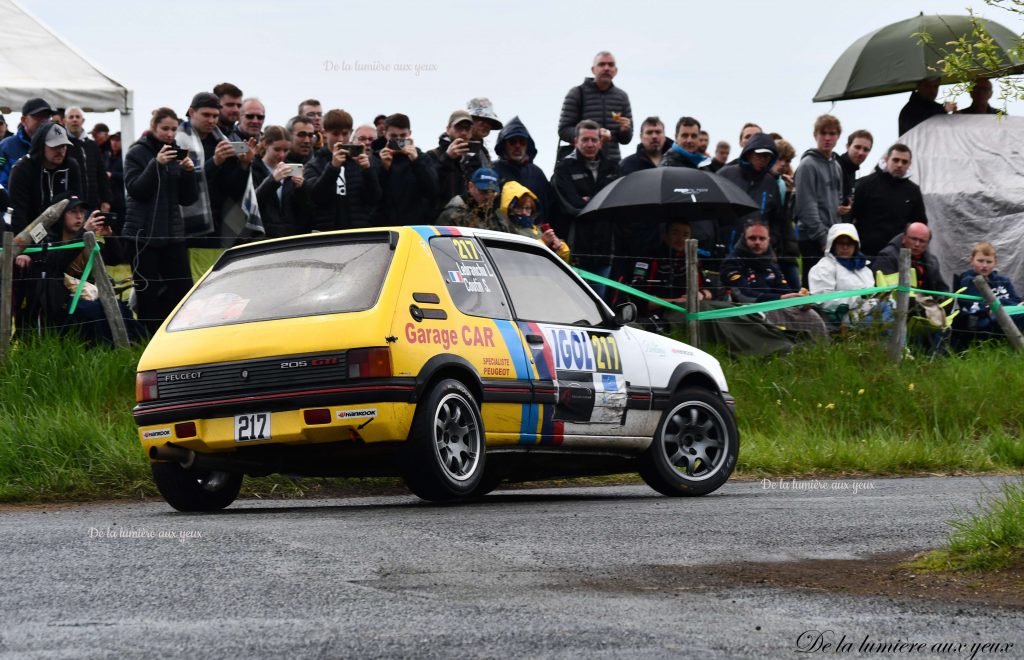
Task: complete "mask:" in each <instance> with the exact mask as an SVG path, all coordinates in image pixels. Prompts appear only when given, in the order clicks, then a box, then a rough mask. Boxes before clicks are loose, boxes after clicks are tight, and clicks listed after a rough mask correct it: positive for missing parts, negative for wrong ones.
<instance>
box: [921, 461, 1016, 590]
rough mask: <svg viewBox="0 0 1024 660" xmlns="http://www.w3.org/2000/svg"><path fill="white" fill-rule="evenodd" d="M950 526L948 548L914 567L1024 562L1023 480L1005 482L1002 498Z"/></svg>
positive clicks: (983, 567)
mask: <svg viewBox="0 0 1024 660" xmlns="http://www.w3.org/2000/svg"><path fill="white" fill-rule="evenodd" d="M949 525H950V526H951V527H953V533H952V534H950V536H949V541H948V542H947V544H946V547H945V548H942V549H940V550H935V551H932V552H929V553H928V554H926V555H925V556H923V557H922V558H920V559H918V560H917V561H915V562H913V563H912V564H911V566H913V567H914V568H919V569H924V570H933V571H934V570H937V571H951V570H974V571H994V570H1003V569H1007V568H1010V567H1011V566H1014V565H1015V564H1019V563H1024V481H1018V482H1013V483H1005V484H1003V486H1002V494H1001V496H999V497H995V498H992V499H989V500H988V501H987V502H983V503H982V506H981V510H980V511H979V512H978V513H976V514H967V515H964V516H962V517H961V518H960V519H958V520H952V521H950V522H949Z"/></svg>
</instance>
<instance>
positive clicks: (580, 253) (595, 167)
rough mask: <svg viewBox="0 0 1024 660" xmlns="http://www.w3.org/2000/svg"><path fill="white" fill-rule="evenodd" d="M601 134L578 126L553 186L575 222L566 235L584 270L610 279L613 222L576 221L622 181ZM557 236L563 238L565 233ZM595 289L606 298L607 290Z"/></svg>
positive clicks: (583, 124) (586, 124)
mask: <svg viewBox="0 0 1024 660" xmlns="http://www.w3.org/2000/svg"><path fill="white" fill-rule="evenodd" d="M600 130H601V127H600V126H599V125H598V124H597V123H596V122H593V121H590V120H589V119H584V120H583V121H581V122H580V123H579V124H578V125H577V126H576V139H575V140H574V146H575V148H574V149H573V150H572V152H571V153H569V155H568V156H566V157H565V158H563V159H562V160H561V161H559V163H558V165H557V166H555V173H554V175H553V177H552V185H553V186H554V189H555V194H556V195H557V197H558V201H559V203H560V205H561V207H562V212H563V213H564V214H565V215H566V216H568V217H569V218H571V224H570V226H569V231H568V232H565V233H566V234H567V235H568V239H567V242H568V243H569V245H571V246H572V249H573V254H574V255H576V257H577V259H578V262H579V265H580V267H581V268H584V269H586V270H589V271H591V272H594V273H596V274H598V275H601V276H603V277H608V276H609V275H610V274H611V268H612V258H613V256H614V254H615V239H614V236H613V228H612V224H611V222H609V221H608V220H597V221H594V220H589V219H584V220H578V219H577V217H576V216H578V215H579V213H580V211H582V210H583V207H584V206H586V205H587V202H589V201H590V200H591V199H593V197H594V195H596V194H597V193H598V192H599V191H600V190H601V189H602V188H604V187H605V186H607V185H608V184H609V183H611V182H612V181H614V180H615V179H617V178H618V177H619V165H618V163H617V162H615V161H613V160H611V159H609V158H606V157H605V155H604V154H603V153H602V152H601V137H600ZM556 233H559V234H562V232H561V231H557V232H556ZM594 288H595V290H596V291H597V292H598V293H599V294H603V289H604V287H594Z"/></svg>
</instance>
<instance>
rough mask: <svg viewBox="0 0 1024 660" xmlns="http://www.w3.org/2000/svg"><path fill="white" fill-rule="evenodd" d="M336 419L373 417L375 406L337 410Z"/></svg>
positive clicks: (375, 414)
mask: <svg viewBox="0 0 1024 660" xmlns="http://www.w3.org/2000/svg"><path fill="white" fill-rule="evenodd" d="M335 416H336V417H337V418H338V419H366V418H367V417H369V418H371V419H373V418H375V417H376V416H377V409H376V408H361V409H359V410H339V411H337V413H336V415H335Z"/></svg>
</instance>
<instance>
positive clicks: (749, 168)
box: [718, 133, 799, 282]
mask: <svg viewBox="0 0 1024 660" xmlns="http://www.w3.org/2000/svg"><path fill="white" fill-rule="evenodd" d="M776 160H778V151H777V148H776V146H775V141H774V140H772V139H771V138H770V137H768V136H767V135H765V134H764V133H755V134H754V135H752V136H750V137H749V139H747V141H746V146H745V147H744V148H743V151H741V152H740V157H739V159H738V163H737V164H736V165H726V166H725V167H723V168H722V169H721V170H720V171H719V172H718V175H719V176H721V177H724V178H726V179H728V180H729V181H732V182H733V183H735V184H736V185H737V186H739V187H740V189H742V190H743V191H744V192H746V193H747V195H749V196H750V199H751V200H752V201H753V202H754V203H755V204H756V205H757V206H758V209H759V210H757V211H754V212H753V213H750V214H748V215H746V216H744V217H741V218H738V219H737V220H736V221H734V222H720V223H719V226H718V242H719V243H721V244H723V245H733V244H735V243H736V241H737V239H738V238H739V237H740V234H742V232H743V226H744V222H745V220H747V219H760V221H761V223H763V224H765V225H768V230H769V235H770V236H771V247H772V250H773V251H774V253H775V256H776V257H777V258H778V260H779V266H780V268H781V269H782V271H783V274H785V275H786V279H788V280H789V281H791V282H796V281H799V280H798V278H796V277H795V275H796V273H797V265H796V263H797V262H796V258H797V257H798V256H799V254H788V253H786V248H787V246H788V245H791V244H792V238H793V236H792V233H791V229H790V227H789V222H788V219H787V218H786V216H785V213H784V209H783V206H782V199H781V197H780V195H779V184H778V181H777V180H776V178H775V176H774V175H773V174H772V167H773V166H774V165H775V161H776Z"/></svg>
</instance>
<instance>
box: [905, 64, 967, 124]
mask: <svg viewBox="0 0 1024 660" xmlns="http://www.w3.org/2000/svg"><path fill="white" fill-rule="evenodd" d="M938 96H939V79H938V78H929V79H927V80H922V81H921V82H919V83H918V84H917V89H915V90H914V91H912V92H911V93H910V99H909V100H908V101H907V104H906V105H905V106H903V109H902V110H900V121H899V129H900V133H899V134H900V135H901V136H902V135H906V134H907V132H909V131H910V129H912V128H913V127H915V126H917V125H918V124H920V123H921V122H923V121H924V120H925V119H928V118H929V117H934V116H935V115H944V114H946V113H947V112H956V103H951V102H946V103H944V104H943V103H936V102H935V99H936V98H938Z"/></svg>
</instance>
